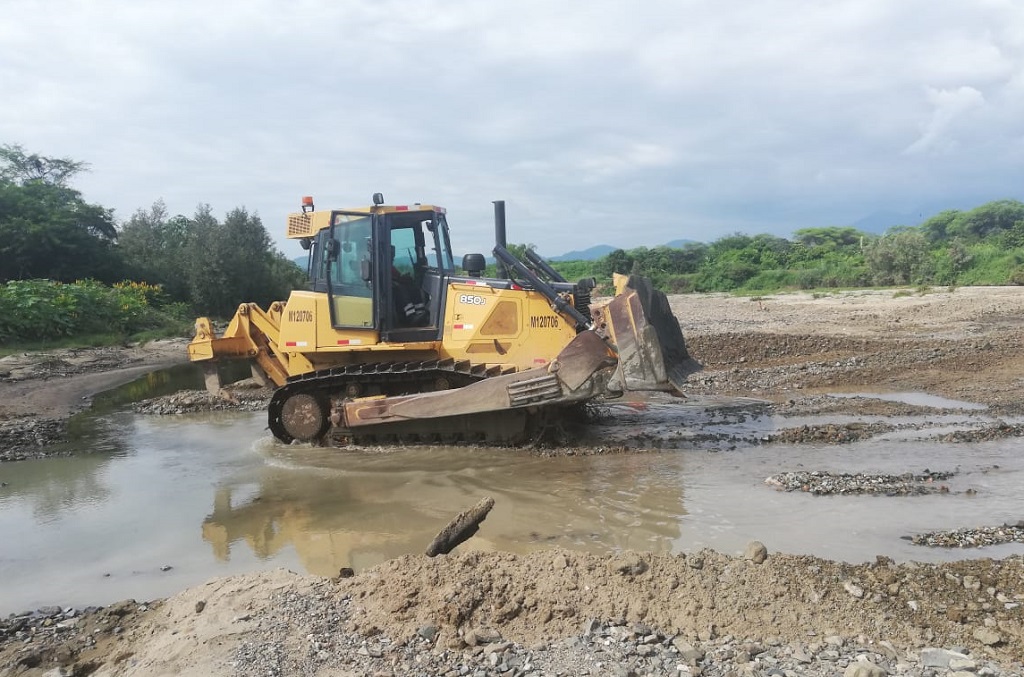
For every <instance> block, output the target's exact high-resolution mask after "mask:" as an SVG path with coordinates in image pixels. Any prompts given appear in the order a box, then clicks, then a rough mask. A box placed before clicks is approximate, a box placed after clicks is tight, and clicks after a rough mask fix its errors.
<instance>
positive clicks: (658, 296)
mask: <svg viewBox="0 0 1024 677" xmlns="http://www.w3.org/2000/svg"><path fill="white" fill-rule="evenodd" d="M626 286H627V287H629V288H630V289H633V290H634V291H636V294H637V296H638V297H639V298H640V305H641V306H642V307H643V309H644V315H646V316H647V323H648V324H649V325H651V326H652V327H654V333H656V334H657V335H658V342H659V343H660V344H661V354H662V357H663V359H664V360H665V374H666V375H667V376H668V380H669V382H670V383H671V384H672V385H674V386H675V387H676V390H678V391H680V392H683V385H684V384H685V383H686V377H687V376H689V375H690V374H695V373H697V372H698V371H700V370H701V369H703V368H704V367H703V366H702V365H701V363H700V362H698V361H697V360H695V359H693V358H692V357H690V353H688V352H687V351H686V339H684V338H683V330H682V328H680V326H679V320H677V319H676V316H675V315H673V314H672V308H671V307H670V306H669V305H668V297H667V296H665V293H664V292H661V291H658V290H657V289H655V288H654V287H652V286H651V281H650V280H648V279H647V278H645V277H640V276H639V275H631V276H630V278H629V282H627V283H626Z"/></svg>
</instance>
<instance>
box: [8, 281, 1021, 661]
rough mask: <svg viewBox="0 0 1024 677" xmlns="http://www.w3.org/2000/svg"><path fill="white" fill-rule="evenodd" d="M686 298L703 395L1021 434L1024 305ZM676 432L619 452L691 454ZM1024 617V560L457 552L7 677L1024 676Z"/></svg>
mask: <svg viewBox="0 0 1024 677" xmlns="http://www.w3.org/2000/svg"><path fill="white" fill-rule="evenodd" d="M671 302H672V305H673V309H674V311H675V312H676V314H677V316H678V317H679V318H680V320H681V322H682V325H683V328H684V332H685V334H686V336H687V341H688V345H689V348H690V352H691V353H692V354H693V355H694V356H695V357H696V358H697V359H698V360H699V361H701V362H702V363H703V364H704V366H705V369H704V371H703V372H701V373H700V374H697V375H695V376H694V377H692V391H691V392H692V394H693V395H694V396H695V397H698V398H699V397H716V396H736V397H750V398H756V399H758V400H760V401H762V402H763V404H761V405H759V406H763V407H768V408H769V409H771V410H773V411H777V412H785V413H794V412H796V413H818V412H821V411H832V412H843V413H872V414H877V415H881V416H903V415H906V414H908V413H911V414H921V413H922V412H925V413H926V414H927V412H928V411H936V410H937V409H935V407H934V406H931V407H928V406H920V405H915V404H912V403H908V402H906V401H895V402H889V401H885V400H880V399H875V398H853V399H844V398H837V397H834V395H836V394H842V393H862V392H879V391H892V392H921V393H927V394H929V395H934V396H942V397H944V398H950V399H954V400H961V401H964V402H967V403H977V404H983V405H986V406H987V407H988V411H989V412H990V413H992V414H993V415H994V416H1003V417H1007V419H1008V421H1009V422H1008V423H1007V424H1006V425H1005V426H1003V427H1002V428H1000V429H998V430H994V431H988V432H986V433H985V434H989V435H1019V434H1021V431H1020V427H1019V426H1017V425H1015V424H1014V423H1012V418H1011V417H1014V416H1019V415H1020V414H1021V413H1022V401H1024V398H1021V397H1020V394H1019V393H1020V390H1021V384H1022V382H1024V357H1022V355H1021V351H1020V346H1021V340H1020V336H1021V329H1022V327H1024V288H968V289H956V290H953V291H949V290H944V289H942V290H931V291H930V292H929V293H924V294H921V293H918V292H910V293H902V292H893V291H870V292H848V293H843V294H833V295H827V296H814V295H810V294H784V295H773V296H769V297H764V298H759V299H750V298H740V297H729V296H723V295H701V296H677V297H672V299H671ZM47 383H48V382H47V381H42V382H39V387H42V388H44V389H45V388H46V387H47V386H46V384H47ZM3 392H4V391H3V390H0V395H2V394H3ZM669 405H670V403H666V404H665V406H666V407H667V406H669ZM942 406H946V407H953V408H955V407H957V406H960V405H958V404H957V403H955V402H953V403H946V404H944V405H942ZM965 406H966V405H965ZM938 410H941V409H938ZM642 414H643V412H641V415H642ZM677 427H678V425H677ZM609 428H610V429H614V425H613V424H610V425H609ZM632 428H634V429H635V428H636V426H632ZM677 432H678V431H677V430H673V429H671V426H669V427H665V428H664V429H662V431H661V432H658V433H656V434H655V435H654V436H653V437H652V436H651V434H650V432H649V431H648V433H647V434H646V436H643V437H638V436H635V435H634V436H633V437H630V436H629V435H625V434H624V435H622V436H621V437H620V438H619V439H618V440H617V441H616V444H622V445H626V446H629V447H637V446H644V445H648V446H658V447H665V446H673V447H677V448H679V449H680V450H681V452H680V453H685V450H686V449H687V444H690V442H689V441H687V440H688V438H686V437H685V436H684V437H678V436H677V435H676V433H677ZM855 432H856V433H858V434H867V435H870V434H872V431H871V430H870V429H866V430H865V429H864V428H860V429H857V430H853V429H851V430H845V431H844V430H843V429H842V426H840V427H839V428H837V429H836V430H832V431H824V432H823V431H818V430H813V429H800V430H797V431H794V432H793V433H792V439H788V440H787V441H790V442H793V443H801V442H810V441H813V442H815V443H821V442H822V441H824V442H827V443H842V442H844V441H848V440H849V439H850V438H849V437H848V436H847V435H846V433H850V434H853V433H855ZM631 434H632V433H631ZM829 435H831V437H829ZM879 500H884V499H879ZM1022 518H1024V516H1022ZM794 519H799V516H794ZM486 528H487V524H486V522H484V524H483V525H482V529H484V530H486ZM1022 604H1024V559H1022V558H1021V557H1019V556H1016V557H1010V558H1007V559H1005V560H995V561H994V560H991V559H984V558H979V559H976V560H966V561H961V562H955V563H947V564H936V565H924V564H914V563H903V564H897V563H893V562H891V561H888V560H885V559H884V558H880V559H879V560H878V561H875V562H871V563H865V564H845V563H839V562H830V561H826V560H820V559H816V558H812V557H805V556H791V555H786V554H782V553H772V552H766V551H765V550H764V549H763V548H761V547H759V545H758V544H751V546H750V548H749V549H748V552H747V553H746V554H745V555H743V556H739V557H729V556H726V555H722V554H719V553H714V552H710V551H702V552H695V553H687V554H686V555H679V556H663V555H652V554H649V553H631V552H624V553H620V554H618V555H615V556H611V557H605V558H602V557H597V556H593V555H585V554H580V553H570V552H565V551H560V550H551V551H545V552H539V553H534V554H532V555H526V556H516V555H511V554H504V553H469V554H458V551H456V554H454V555H451V556H446V557H439V558H436V559H428V558H426V557H421V556H409V557H403V558H399V559H397V560H392V561H390V562H386V563H384V564H382V565H379V566H377V567H374V568H372V569H370V570H367V571H363V572H359V573H358V574H357V575H356V576H354V577H351V578H344V579H341V580H333V581H332V580H325V579H318V578H314V577H308V576H301V575H296V574H291V573H288V572H283V571H279V572H271V573H265V574H252V575H247V576H238V577H233V578H229V579H219V580H215V581H211V582H210V583H208V584H207V585H204V586H198V587H196V588H193V589H190V590H187V591H184V592H182V593H180V594H179V595H176V596H175V597H173V598H171V599H168V600H165V601H162V602H156V603H153V604H150V605H140V604H136V603H126V604H122V605H116V606H114V607H109V608H107V609H104V610H100V611H98V612H94V613H91V614H86V615H85V616H84V617H82V616H81V615H80V614H78V613H77V612H75V613H69V612H66V611H64V610H62V609H56V610H53V609H50V610H46V611H47V613H45V614H36V615H35V616H31V617H29V616H26V617H25V618H23V619H22V620H18V619H13V620H12V619H8V621H3V622H0V675H8V674H9V675H20V674H43V672H44V671H45V670H51V669H54V668H55V666H67V670H68V671H69V672H67V673H66V674H94V675H129V674H130V675H151V674H152V675H156V674H225V675H228V674H240V675H257V674H260V675H266V674H310V675H312V674H316V675H350V674H351V675H357V674H376V675H405V674H422V675H434V674H451V675H477V674H479V675H491V674H504V675H541V674H544V675H555V674H565V675H569V674H571V675H576V674H580V675H583V674H592V675H603V674H620V675H643V674H655V675H705V676H709V675H733V676H735V677H740V676H746V675H751V676H752V675H762V674H781V675H836V674H844V675H847V676H849V677H854V675H870V676H872V677H878V676H880V675H885V674H911V675H946V674H958V675H967V674H978V675H982V674H987V675H1021V674H1024V663H1022V661H1024V611H1022V606H1021V605H1022ZM44 621H48V624H45V623H44ZM19 633H20V634H19ZM5 670H6V672H5ZM52 674H58V673H52Z"/></svg>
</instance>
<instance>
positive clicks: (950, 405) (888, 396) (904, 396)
mask: <svg viewBox="0 0 1024 677" xmlns="http://www.w3.org/2000/svg"><path fill="white" fill-rule="evenodd" d="M828 397H836V398H865V399H869V400H884V401H885V402H900V403H902V404H909V405H911V406H915V407H931V408H933V409H966V410H975V411H980V410H982V409H988V407H987V406H986V405H984V404H978V403H977V402H964V401H962V400H951V399H948V398H945V397H939V396H938V395H929V394H927V393H917V392H905V393H829V394H828Z"/></svg>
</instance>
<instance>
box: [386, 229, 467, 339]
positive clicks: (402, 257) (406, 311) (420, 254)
mask: <svg viewBox="0 0 1024 677" xmlns="http://www.w3.org/2000/svg"><path fill="white" fill-rule="evenodd" d="M384 216H385V218H386V221H385V228H383V229H382V230H383V231H384V232H383V233H382V234H386V236H387V238H388V246H387V247H385V248H384V253H385V254H386V255H387V256H388V257H389V258H388V260H387V261H386V262H385V264H386V266H387V270H388V271H389V272H390V285H389V294H388V296H389V298H388V305H387V307H386V313H385V320H384V328H385V329H384V331H385V334H386V336H385V338H384V340H386V341H389V342H415V341H436V340H440V338H441V333H442V330H443V328H444V318H443V317H442V316H441V313H442V311H443V309H444V295H445V292H446V290H447V278H448V276H449V275H451V273H452V271H453V270H454V264H453V262H452V255H451V248H450V246H449V244H448V227H447V224H446V223H445V219H444V214H443V213H440V212H433V211H420V212H414V211H408V212H406V211H396V212H389V213H387V214H385V215H384Z"/></svg>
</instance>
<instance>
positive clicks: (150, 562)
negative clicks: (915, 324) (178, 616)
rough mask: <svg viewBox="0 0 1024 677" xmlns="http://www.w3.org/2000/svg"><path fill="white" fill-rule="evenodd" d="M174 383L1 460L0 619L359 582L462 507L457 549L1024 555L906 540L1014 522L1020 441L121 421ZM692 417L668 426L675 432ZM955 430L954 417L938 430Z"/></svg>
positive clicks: (1023, 466) (126, 393)
mask: <svg viewBox="0 0 1024 677" xmlns="http://www.w3.org/2000/svg"><path fill="white" fill-rule="evenodd" d="M190 378H192V377H191V376H186V377H184V379H185V380H186V381H187V380H188V379H190ZM181 381H182V377H181V375H180V374H177V373H172V374H171V376H160V375H156V376H151V377H149V378H148V379H147V380H143V381H140V382H137V383H136V384H133V385H132V386H129V387H127V388H124V389H120V390H119V391H117V392H114V393H112V394H111V395H110V396H109V397H106V398H101V399H100V400H99V402H98V406H97V412H96V413H93V414H91V415H88V416H84V417H81V418H79V419H77V420H76V421H75V423H74V426H75V427H74V431H75V435H76V436H77V440H76V442H75V446H76V447H78V451H79V452H87V453H82V454H80V455H77V456H73V457H70V458H55V459H47V460H34V461H22V462H16V463H6V464H0V485H2V486H0V542H2V543H3V545H2V547H0V581H3V583H2V587H0V614H7V613H10V612H17V611H22V610H25V609H30V608H37V607H39V606H43V605H52V604H59V605H69V604H70V605H76V606H84V605H90V604H107V603H110V602H113V601H117V600H120V599H124V598H129V597H130V598H135V599H137V600H140V601H141V600H148V599H153V598H156V597H163V596H167V595H170V594H173V593H174V592H177V591H179V590H181V589H183V588H186V587H189V586H192V585H196V584H199V583H201V582H203V581H204V580H206V579H209V578H212V577H214V576H222V575H227V574H232V573H238V572H246V571H252V570H258V569H265V568H272V567H286V568H289V569H292V570H295V571H299V572H310V573H315V574H321V575H327V576H330V575H336V574H337V572H338V570H339V569H340V568H341V567H353V568H354V569H356V570H357V571H358V570H361V569H363V568H365V567H368V566H372V565H373V564H375V563H378V562H380V561H382V560H384V559H388V558H392V557H396V556H399V555H403V554H410V553H422V552H423V551H424V549H425V548H426V546H427V544H428V543H429V542H430V541H431V539H432V538H433V537H434V535H435V534H436V533H437V532H438V531H439V530H440V529H441V528H442V527H444V526H445V524H447V522H448V521H449V520H450V519H451V518H452V517H453V516H454V515H455V514H456V513H458V512H460V511H461V510H464V509H466V508H469V507H471V506H472V505H474V504H475V503H476V502H477V501H478V500H479V499H480V498H482V497H484V496H492V497H493V498H494V499H495V501H496V504H495V507H494V509H493V510H492V512H491V513H490V515H489V516H488V517H487V520H486V521H485V522H484V523H483V524H482V525H481V529H480V532H479V533H478V534H477V535H476V536H475V537H474V538H473V539H471V540H470V541H468V542H467V543H466V544H464V545H462V546H460V550H459V551H464V550H467V549H478V550H503V551H511V552H519V553H522V552H528V551H531V550H535V549H538V548H551V547H564V548H572V549H578V550H586V551H591V552H597V553H603V552H609V551H614V550H619V549H626V548H629V549H638V550H645V551H652V552H656V553H680V552H693V551H696V550H699V549H701V548H704V547H710V548H714V549H716V550H720V551H723V552H727V553H734V554H738V553H740V552H742V551H743V549H744V547H745V546H746V544H747V543H748V542H749V541H751V540H754V539H756V540H760V541H762V542H763V543H765V545H767V547H768V549H769V551H770V552H771V551H776V552H778V551H781V552H788V553H803V554H813V555H818V556H822V557H827V558H830V559H839V560H846V561H851V562H860V561H868V560H872V559H874V557H875V556H876V555H887V556H890V557H893V558H895V559H896V560H898V561H906V560H918V561H939V560H946V559H959V558H971V557H979V556H991V557H1001V556H1005V555H1009V554H1013V553H1024V544H1008V545H1001V546H994V547H989V548H983V549H973V550H967V549H964V550H943V549H932V548H924V547H920V546H915V545H912V544H911V543H910V542H909V541H907V540H905V538H904V537H907V536H910V535H913V534H916V533H921V532H926V531H933V530H939V529H951V528H956V527H977V526H995V525H999V524H1002V523H1004V522H1016V521H1018V520H1020V519H1022V518H1024V492H1021V491H1020V487H1021V486H1024V460H1022V458H1021V456H1020V454H1019V453H1018V448H1019V441H1017V440H1013V439H1010V440H1000V441H994V442H985V443H978V444H940V443H938V442H935V441H930V440H928V439H924V438H923V437H922V438H915V437H914V436H913V435H905V434H895V433H893V434H890V435H883V436H880V437H876V438H873V439H872V440H870V441H866V442H858V443H854V444H847V445H834V446H815V445H795V446H785V445H760V446H742V445H741V446H739V447H738V448H732V449H726V448H715V449H707V448H703V447H698V446H696V445H695V446H694V447H692V448H686V445H685V443H684V444H682V445H681V446H682V448H680V449H674V450H672V451H661V452H658V451H652V452H649V453H621V454H609V455H595V456H570V457H546V456H541V455H537V454H534V453H532V452H530V451H522V450H507V449H490V448H445V447H425V448H423V447H421V448H390V449H384V448H382V449H371V450H359V451H351V450H337V449H319V448H309V447H301V446H291V447H287V446H283V445H280V444H279V443H277V442H276V441H274V440H273V439H272V438H271V437H270V436H269V433H268V432H267V431H266V430H265V416H264V414H246V413H218V414H195V415H181V416H165V417H157V416H143V415H136V414H133V413H131V412H130V411H128V410H127V409H125V407H124V403H125V402H126V401H129V400H131V399H135V398H138V397H142V396H151V395H154V394H159V392H162V391H168V390H173V389H174V388H176V387H180V386H181V385H182V382H181ZM693 406H694V405H689V407H688V408H689V409H690V411H692V407H693ZM708 406H709V407H722V406H725V404H724V403H723V402H714V403H708ZM657 415H658V416H661V417H664V411H663V410H659V412H658V414H657ZM979 417H981V418H979ZM709 418H711V417H709ZM835 418H838V417H833V419H835ZM686 419H687V416H685V415H683V414H682V413H680V416H679V419H678V420H679V421H680V422H682V421H684V420H686ZM737 420H738V421H741V422H737V423H736V424H735V425H737V426H739V427H741V428H743V429H744V431H743V434H748V433H749V431H750V430H751V429H754V430H758V431H763V430H771V429H775V428H777V427H778V426H779V425H781V422H779V421H773V420H772V419H771V418H769V417H761V418H753V419H752V418H749V417H741V418H740V419H737ZM829 420H831V419H829ZM965 420H966V419H965ZM979 420H983V415H981V414H978V413H976V412H975V413H972V415H971V417H970V421H972V422H973V423H977V422H978V421H979ZM958 421H959V419H957V418H956V417H951V419H950V421H949V427H951V428H956V427H957V426H958V425H960V423H958ZM818 422H819V423H820V422H826V419H822V420H819V421H818ZM658 425H659V426H665V425H667V424H666V421H664V420H660V419H659V421H658ZM668 425H670V424H668ZM719 425H723V426H727V425H728V424H727V423H721V424H719ZM785 425H787V426H792V425H793V422H792V421H789V422H786V423H785ZM680 432H681V433H684V432H685V431H682V430H681V431H680ZM926 468H927V469H930V470H933V471H943V470H958V471H959V472H958V474H957V475H956V476H955V477H953V478H952V479H951V480H950V481H949V482H948V483H947V484H948V486H949V489H950V491H949V493H943V494H933V495H925V496H908V497H877V496H813V495H810V494H806V493H798V492H794V493H786V492H780V491H776V490H774V489H773V488H771V487H770V486H768V485H766V484H765V483H764V479H765V478H766V477H768V476H769V475H772V474H775V473H779V472H785V471H797V470H825V471H832V472H872V473H893V474H899V473H905V472H922V471H923V470H925V469H926ZM968 489H970V490H973V493H971V492H968V491H967V490H968ZM457 552H458V551H457Z"/></svg>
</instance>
